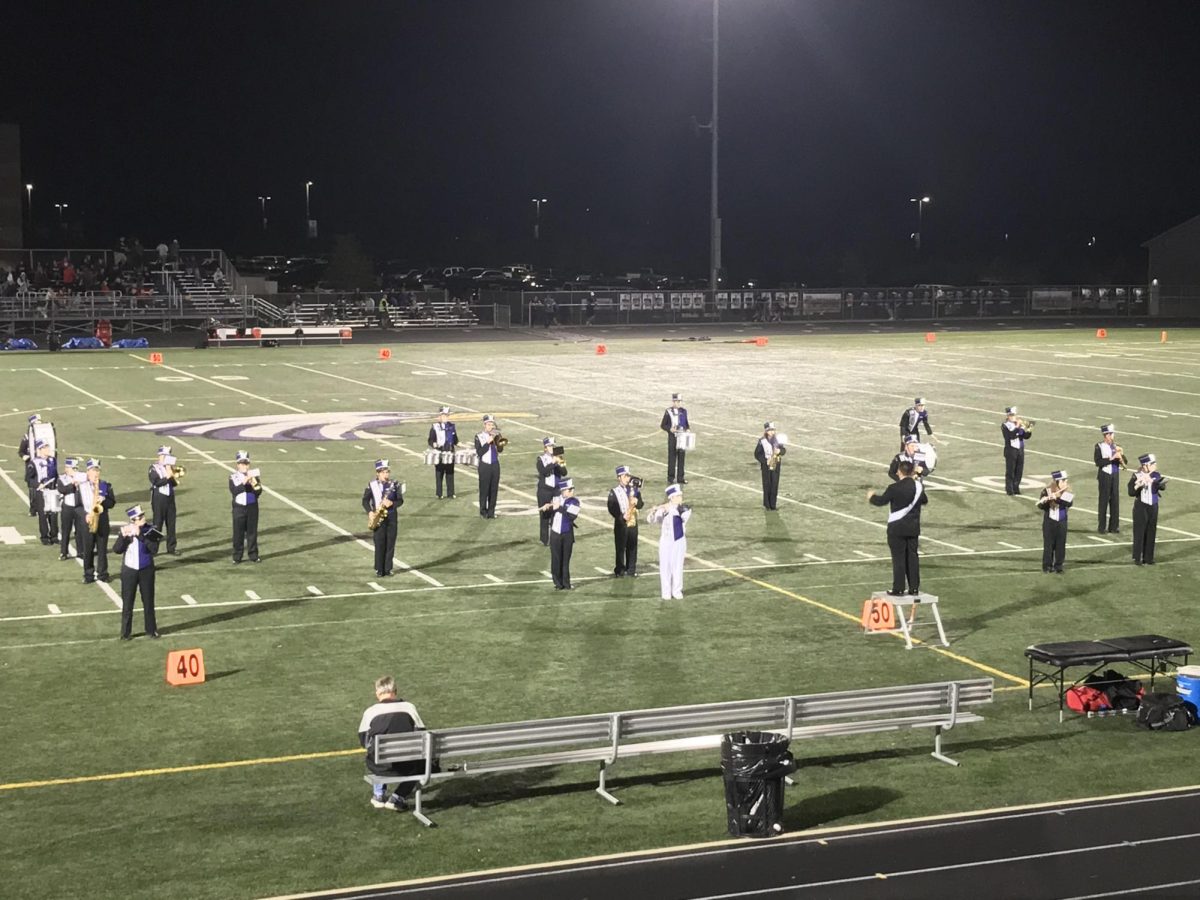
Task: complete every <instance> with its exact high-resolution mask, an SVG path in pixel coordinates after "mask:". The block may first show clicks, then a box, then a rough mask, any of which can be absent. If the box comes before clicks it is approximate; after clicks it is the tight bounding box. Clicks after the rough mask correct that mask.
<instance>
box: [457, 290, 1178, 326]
mask: <svg viewBox="0 0 1200 900" xmlns="http://www.w3.org/2000/svg"><path fill="white" fill-rule="evenodd" d="M477 302H478V304H479V305H481V306H486V305H491V304H498V305H503V306H507V307H508V308H509V311H510V315H511V318H512V321H514V322H520V323H522V324H523V325H526V326H539V325H543V324H545V322H546V319H547V317H548V316H547V314H548V313H549V312H550V311H551V309H552V310H553V321H556V322H557V323H558V324H560V325H582V324H589V323H590V324H598V325H612V324H620V325H641V324H655V323H662V324H670V323H687V322H734V323H736V322H759V323H762V324H769V323H771V322H797V321H802V322H814V323H816V322H863V323H873V324H882V323H889V322H929V323H933V322H935V321H937V322H941V323H942V324H953V323H954V322H956V321H960V322H963V323H964V324H965V323H967V322H971V321H978V320H980V319H1033V320H1038V319H1046V320H1050V319H1063V318H1076V317H1078V318H1085V319H1086V318H1092V319H1097V318H1104V319H1121V318H1128V319H1133V318H1138V317H1153V316H1168V315H1169V316H1200V301H1186V300H1185V299H1183V295H1180V296H1175V293H1173V294H1172V296H1166V295H1160V293H1159V291H1158V290H1157V289H1156V288H1155V287H1154V286H1150V287H1147V286H1143V285H1126V284H1122V285H1042V286H1038V285H1007V286H1003V285H1001V286H991V285H989V286H977V287H948V286H929V287H916V288H913V287H907V288H861V287H833V288H798V289H787V290H758V289H745V290H737V291H735V290H727V291H707V290H680V291H676V290H644V289H634V288H628V289H626V288H608V289H595V290H588V291H532V292H531V291H526V292H515V291H480V292H479V295H478V298H477ZM551 304H552V306H551Z"/></svg>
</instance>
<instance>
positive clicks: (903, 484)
mask: <svg viewBox="0 0 1200 900" xmlns="http://www.w3.org/2000/svg"><path fill="white" fill-rule="evenodd" d="M896 474H897V475H899V476H900V478H899V480H898V481H896V482H895V483H894V484H890V485H888V488H887V490H885V491H884V492H883V493H882V494H878V493H876V492H875V491H868V492H867V500H868V501H869V502H870V503H871V505H872V506H890V507H891V508H890V510H889V511H888V520H887V542H888V551H889V552H890V553H891V554H892V589H891V590H890V591H888V593H889V594H891V595H892V596H893V597H898V596H900V595H901V594H903V593H904V588H905V584H907V585H908V592H909V593H910V594H914V595H915V594H919V593H920V592H921V558H920V556H919V555H918V553H917V543H918V540H919V538H920V537H921V507H922V506H924V505H925V504H926V503H928V502H929V494H928V493H927V492H926V491H925V486H924V485H923V484H921V480H920V479H919V478H913V464H912V463H910V462H903V463H901V464H900V467H899V469H897V471H896Z"/></svg>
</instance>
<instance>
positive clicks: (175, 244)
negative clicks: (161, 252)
mask: <svg viewBox="0 0 1200 900" xmlns="http://www.w3.org/2000/svg"><path fill="white" fill-rule="evenodd" d="M167 252H168V255H169V257H170V260H171V265H172V267H173V268H176V269H178V268H179V238H172V239H171V246H170V248H169V249H168V251H167Z"/></svg>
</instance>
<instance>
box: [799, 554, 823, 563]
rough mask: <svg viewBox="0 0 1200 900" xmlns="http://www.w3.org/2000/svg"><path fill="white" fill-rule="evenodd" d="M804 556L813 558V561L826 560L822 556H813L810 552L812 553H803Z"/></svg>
mask: <svg viewBox="0 0 1200 900" xmlns="http://www.w3.org/2000/svg"><path fill="white" fill-rule="evenodd" d="M804 558H805V559H811V560H813V561H815V562H822V563H823V562H825V561H826V560H825V558H824V557H821V556H815V555H814V554H812V553H805V554H804Z"/></svg>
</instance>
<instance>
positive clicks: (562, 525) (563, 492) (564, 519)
mask: <svg viewBox="0 0 1200 900" xmlns="http://www.w3.org/2000/svg"><path fill="white" fill-rule="evenodd" d="M557 488H558V496H557V497H552V498H551V499H550V502H548V503H546V504H544V505H543V506H542V507H541V513H542V517H543V518H545V519H547V520H548V521H549V522H550V577H551V578H552V579H553V580H554V589H555V590H556V591H569V590H572V589H573V587H574V586H573V585H572V584H571V552H572V550H574V548H575V520H576V518H578V516H579V511H580V508H581V507H580V503H579V500H578V499H577V498H576V497H575V485H574V484H573V483H572V481H571V479H570V478H562V479H559V481H558V485H557Z"/></svg>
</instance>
